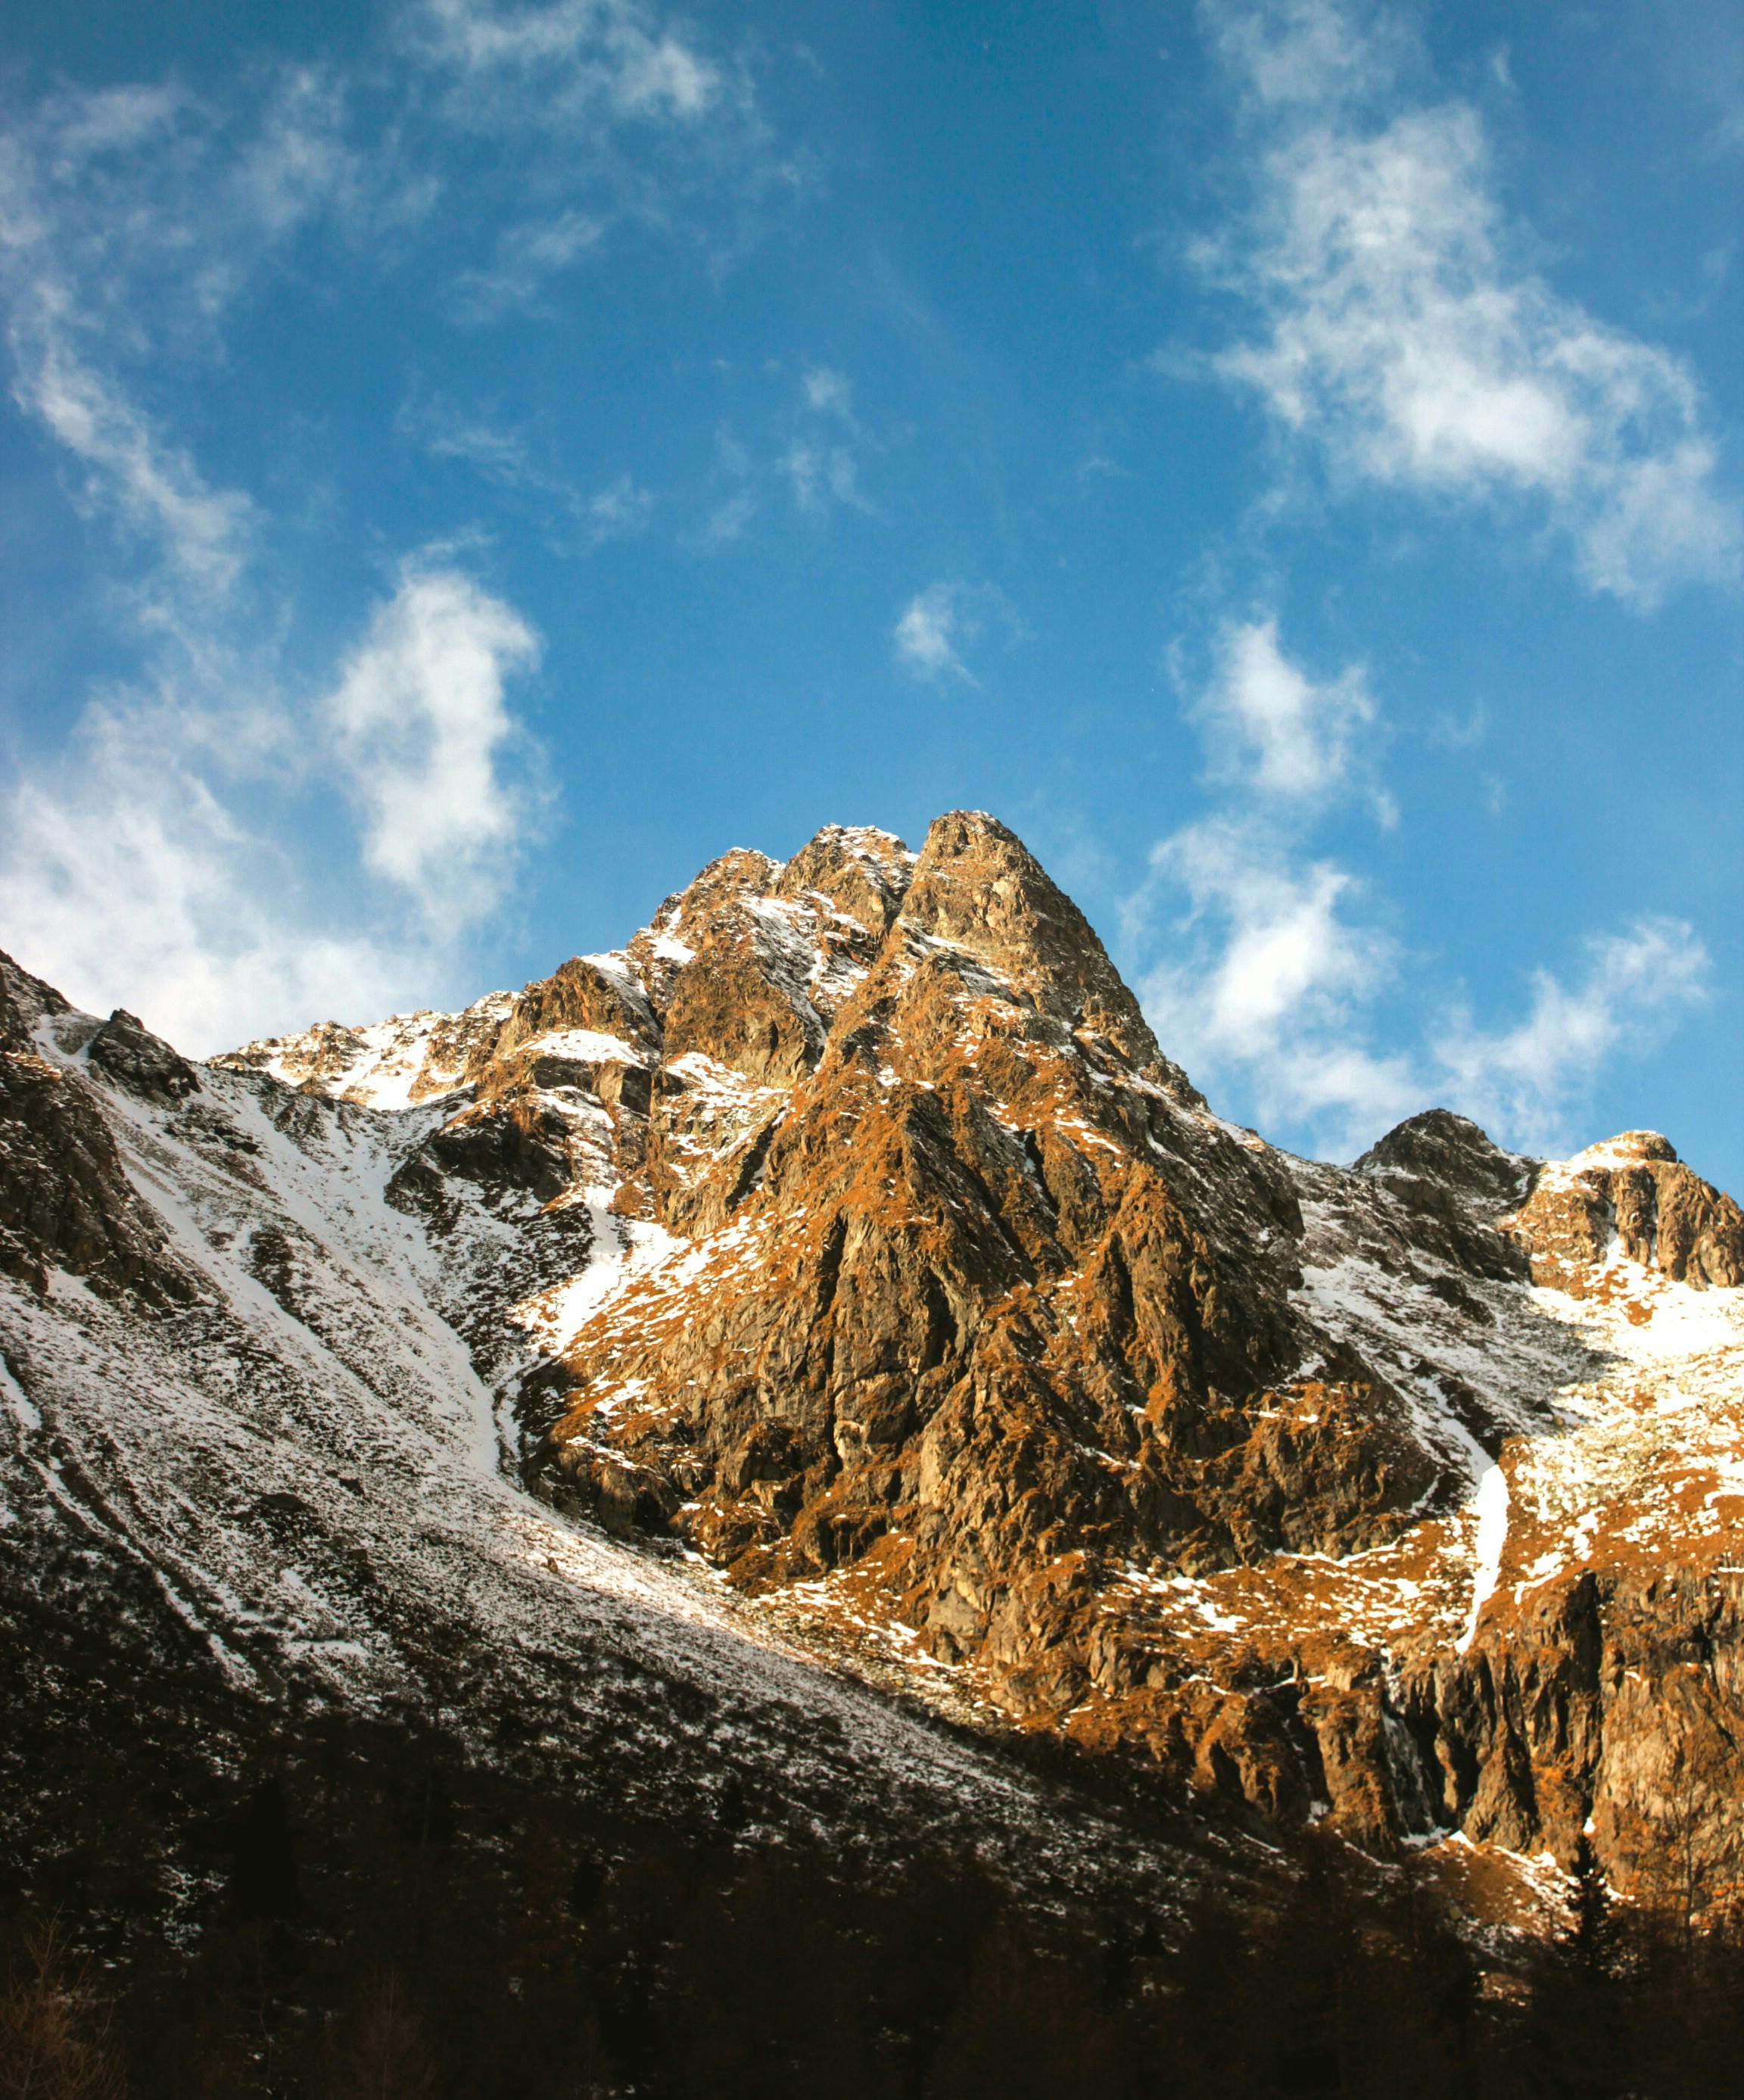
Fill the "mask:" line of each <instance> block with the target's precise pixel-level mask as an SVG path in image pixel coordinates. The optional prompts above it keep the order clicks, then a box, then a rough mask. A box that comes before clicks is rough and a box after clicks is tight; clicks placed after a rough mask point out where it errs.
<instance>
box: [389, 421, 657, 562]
mask: <svg viewBox="0 0 1744 2100" xmlns="http://www.w3.org/2000/svg"><path fill="white" fill-rule="evenodd" d="M394 429H395V430H396V432H397V433H398V435H399V436H400V437H402V438H403V439H407V441H408V442H409V443H412V444H415V445H416V446H418V447H419V448H421V450H423V451H424V452H426V453H428V454H429V457H431V458H432V459H437V460H453V461H459V462H460V464H462V465H465V466H468V467H470V468H471V469H472V470H473V472H474V473H475V474H478V475H479V476H480V477H481V479H483V480H485V481H487V482H488V483H490V484H491V487H493V488H497V489H501V490H503V491H504V492H506V493H508V494H509V495H512V496H521V497H523V498H525V499H526V505H527V507H528V508H529V509H530V510H532V511H534V512H535V514H538V515H539V517H540V518H541V519H542V521H543V522H544V524H545V525H546V527H547V528H548V530H549V532H550V533H551V537H552V540H553V544H554V545H557V546H560V547H562V548H563V549H566V551H580V552H586V551H588V550H590V549H593V548H596V547H600V546H603V545H605V543H606V541H607V540H619V539H628V538H629V537H631V536H633V535H634V534H636V533H638V532H643V531H645V530H646V528H647V526H648V523H649V521H650V518H652V517H653V515H654V509H655V497H654V492H653V491H652V490H651V489H649V488H645V487H643V485H642V484H641V483H640V482H639V481H638V480H637V479H636V477H635V475H634V474H629V473H623V474H617V475H614V477H613V479H611V480H610V481H609V482H606V483H604V484H603V485H602V486H600V487H593V488H587V487H577V486H576V485H575V484H574V483H572V482H570V481H569V480H567V479H565V477H564V476H563V475H562V474H561V473H559V472H557V470H555V469H554V467H553V465H552V464H551V456H552V452H553V448H552V446H551V445H550V444H549V443H542V442H539V439H538V436H537V433H536V431H534V430H528V429H526V428H523V427H522V426H519V425H517V424H515V423H512V422H508V421H504V420H503V419H502V417H500V415H499V413H498V412H497V410H496V408H495V404H484V405H482V406H479V407H476V408H461V407H460V406H458V405H457V404H456V403H454V402H453V401H451V400H449V399H447V397H446V396H444V395H439V394H426V393H424V392H422V391H416V392H414V393H412V394H410V395H407V398H406V399H405V400H404V401H403V402H402V403H401V404H400V408H399V414H398V415H397V416H396V417H395V418H394Z"/></svg>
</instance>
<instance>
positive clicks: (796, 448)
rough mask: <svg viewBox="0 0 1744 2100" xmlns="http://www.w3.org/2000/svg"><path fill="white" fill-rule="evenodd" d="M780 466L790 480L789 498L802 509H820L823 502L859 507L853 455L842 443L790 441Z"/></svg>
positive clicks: (858, 489) (860, 505)
mask: <svg viewBox="0 0 1744 2100" xmlns="http://www.w3.org/2000/svg"><path fill="white" fill-rule="evenodd" d="M782 469H783V470H784V471H785V473H786V475H787V478H788V479H789V480H790V481H791V483H792V484H793V500H794V501H795V503H796V504H798V505H799V508H800V509H801V510H823V509H824V508H825V506H826V503H828V502H830V501H834V502H836V503H846V504H851V505H854V506H856V507H857V508H861V507H863V502H864V500H863V498H862V497H861V493H860V476H859V471H858V469H857V467H856V465H855V464H854V456H853V454H852V452H850V451H849V450H848V448H847V446H845V445H819V444H807V443H804V442H802V441H798V440H796V441H795V443H793V444H792V445H791V446H790V447H789V448H788V449H787V452H786V456H785V457H784V458H783V459H782Z"/></svg>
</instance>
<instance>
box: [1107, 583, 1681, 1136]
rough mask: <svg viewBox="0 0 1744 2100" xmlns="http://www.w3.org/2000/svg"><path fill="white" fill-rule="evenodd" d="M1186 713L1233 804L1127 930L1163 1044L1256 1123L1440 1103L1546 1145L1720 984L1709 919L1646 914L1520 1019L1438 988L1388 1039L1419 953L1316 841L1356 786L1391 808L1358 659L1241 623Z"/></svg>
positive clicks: (1134, 910) (1163, 852) (1183, 844)
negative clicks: (1319, 664)
mask: <svg viewBox="0 0 1744 2100" xmlns="http://www.w3.org/2000/svg"><path fill="white" fill-rule="evenodd" d="M1188 712H1189V716H1190V717H1191V718H1192V719H1194V720H1196V721H1198V723H1199V724H1200V727H1201V729H1202V730H1203V731H1204V733H1205V735H1206V737H1207V739H1208V740H1209V742H1210V743H1211V745H1212V748H1213V758H1214V761H1215V764H1214V769H1213V778H1215V779H1218V780H1220V781H1221V782H1222V783H1223V784H1224V786H1225V788H1226V791H1227V792H1226V796H1225V800H1224V805H1223V806H1222V808H1221V809H1220V810H1217V811H1216V812H1215V813H1214V814H1212V815H1210V816H1209V817H1206V818H1201V819H1200V821H1198V822H1196V823H1191V824H1187V825H1185V826H1183V827H1182V828H1181V829H1180V830H1178V831H1177V832H1174V833H1173V834H1172V835H1171V836H1169V837H1168V838H1166V839H1165V840H1161V841H1160V843H1159V844H1158V845H1156V847H1155V848H1154V849H1152V854H1151V858H1150V867H1149V872H1148V876H1147V880H1146V882H1145V883H1144V885H1143V886H1142V887H1141V889H1139V891H1138V893H1137V894H1136V895H1135V896H1134V897H1133V898H1130V899H1129V900H1128V903H1127V906H1126V911H1125V916H1126V921H1127V933H1128V937H1129V940H1130V942H1132V943H1133V945H1134V946H1136V947H1138V950H1139V951H1140V952H1141V953H1143V954H1148V955H1150V956H1151V957H1152V961H1151V963H1150V965H1149V967H1148V968H1146V969H1144V970H1143V971H1142V972H1141V973H1140V974H1139V977H1138V990H1139V996H1140V999H1141V1000H1142V1001H1143V1005H1144V1008H1145V1012H1146V1013H1147V1017H1149V1019H1150V1021H1151V1023H1152V1026H1153V1027H1154V1028H1155V1029H1156V1033H1157V1036H1158V1039H1159V1040H1160V1042H1161V1043H1163V1045H1164V1047H1165V1049H1166V1050H1167V1051H1168V1052H1169V1055H1170V1056H1171V1057H1175V1058H1178V1060H1179V1061H1181V1062H1182V1064H1183V1065H1186V1067H1187V1070H1189V1071H1190V1072H1192V1073H1193V1074H1195V1075H1196V1077H1197V1078H1198V1079H1200V1083H1201V1084H1204V1085H1209V1086H1211V1087H1213V1088H1214V1089H1215V1088H1222V1087H1239V1088H1240V1090H1241V1091H1242V1092H1243V1093H1244V1095H1245V1096H1247V1097H1248V1098H1249V1099H1250V1100H1251V1101H1252V1103H1253V1112H1254V1113H1255V1114H1257V1116H1258V1117H1259V1118H1261V1119H1262V1121H1263V1122H1266V1123H1268V1124H1271V1125H1272V1126H1273V1127H1277V1126H1282V1127H1284V1129H1285V1130H1287V1131H1288V1132H1293V1133H1294V1132H1304V1133H1306V1134H1307V1135H1308V1136H1310V1138H1311V1139H1312V1140H1313V1141H1315V1143H1317V1144H1319V1145H1327V1146H1330V1147H1331V1148H1332V1149H1336V1150H1337V1151H1339V1152H1341V1153H1343V1154H1347V1155H1348V1154H1351V1153H1354V1152H1356V1151H1358V1150H1359V1149H1361V1148H1362V1147H1363V1145H1367V1144H1368V1143H1370V1142H1372V1140H1373V1139H1374V1138H1375V1137H1376V1136H1378V1135H1379V1134H1380V1132H1381V1131H1382V1130H1383V1129H1385V1127H1387V1126H1388V1125H1389V1124H1390V1123H1394V1122H1396V1121H1398V1119H1399V1118H1401V1117H1403V1116H1405V1115H1407V1114H1411V1113H1412V1112H1414V1111H1415V1110H1418V1109H1421V1108H1425V1107H1428V1106H1429V1105H1432V1104H1434V1103H1442V1104H1444V1105H1448V1106H1451V1107H1454V1108H1456V1109H1460V1110H1463V1111H1464V1112H1465V1113H1466V1114H1469V1115H1472V1116H1474V1117H1475V1118H1477V1119H1478V1121H1479V1122H1480V1123H1483V1124H1484V1125H1485V1126H1486V1127H1487V1128H1488V1129H1489V1130H1490V1131H1491V1132H1492V1134H1493V1135H1495V1136H1498V1137H1500V1138H1501V1139H1503V1140H1504V1141H1507V1142H1510V1143H1513V1144H1515V1145H1522V1146H1528V1147H1531V1146H1536V1147H1539V1148H1542V1149H1554V1148H1555V1147H1556V1146H1557V1145H1558V1144H1560V1143H1561V1141H1562V1140H1565V1139H1566V1136H1568V1132H1569V1126H1570V1121H1571V1118H1572V1117H1573V1115H1574V1112H1575V1111H1576V1110H1578V1108H1579V1105H1580V1104H1581V1102H1582V1101H1583V1098H1584V1097H1585V1096H1587V1095H1588V1093H1589V1092H1590V1091H1591V1088H1592V1083H1593V1082H1594V1079H1596V1075H1597V1074H1598V1072H1599V1070H1601V1068H1602V1066H1603V1065H1604V1064H1605V1061H1607V1060H1609V1059H1611V1058H1614V1057H1617V1056H1618V1055H1619V1054H1621V1053H1623V1052H1628V1051H1631V1050H1635V1049H1639V1048H1642V1047H1644V1046H1645V1045H1647V1044H1649V1043H1651V1042H1653V1041H1654V1039H1657V1038H1658V1036H1659V1035H1662V1034H1663V1032H1664V1030H1665V1029H1666V1028H1667V1027H1668V1026H1670V1025H1671V1023H1672V1022H1673V1021H1675V1020H1676V1018H1677V1017H1678V1016H1679V1015H1680V1014H1681V1013H1682V1012H1685V1011H1687V1010H1688V1009H1689V1008H1690V1007H1691V1006H1693V1004H1696V1003H1697V1002H1698V1000H1699V999H1701V998H1702V996H1703V995H1704V993H1705V986H1706V981H1707V972H1708V959H1707V951H1706V950H1705V949H1704V948H1703V946H1702V943H1701V942H1700V941H1699V940H1698V937H1696V935H1695V933H1693V930H1692V929H1690V928H1689V926H1688V925H1686V924H1684V923H1683V922H1682V921H1681V920H1670V919H1643V920H1636V921H1633V922H1632V923H1631V924H1627V925H1626V926H1625V927H1624V928H1623V929H1622V930H1621V931H1619V932H1613V933H1603V934H1597V935H1594V936H1592V937H1590V938H1589V939H1588V941H1587V942H1586V943H1585V967H1584V969H1583V972H1582V973H1580V974H1579V977H1578V978H1577V980H1576V981H1575V982H1574V983H1573V984H1572V985H1571V986H1570V985H1567V984H1565V983H1564V982H1562V981H1561V979H1559V978H1557V977H1554V976H1552V974H1551V973H1548V971H1543V970H1540V971H1539V972H1537V973H1535V975H1534V977H1533V980H1532V1001H1531V1006H1530V1011H1529V1012H1528V1013H1527V1015H1526V1018H1525V1019H1524V1020H1523V1021H1520V1022H1518V1023H1517V1024H1516V1025H1514V1026H1512V1027H1504V1028H1501V1029H1498V1030H1483V1029H1481V1028H1479V1027H1478V1026H1477V1025H1476V1024H1475V1023H1474V1022H1473V1020H1472V1017H1471V1016H1470V1013H1469V1011H1467V1010H1466V1009H1465V1008H1464V1007H1463V1006H1460V1005H1459V1004H1456V1003H1449V1002H1448V1001H1447V1000H1446V999H1430V1000H1429V1003H1428V1004H1429V1012H1428V1017H1427V1025H1426V1026H1424V1027H1423V1028H1422V1030H1421V1033H1420V1039H1418V1040H1417V1041H1416V1042H1415V1043H1410V1042H1407V1043H1406V1044H1405V1045H1404V1047H1403V1048H1390V1049H1388V1048H1381V1047H1379V1046H1378V1045H1377V1043H1376V1020H1377V1012H1379V1011H1380V1009H1381V1004H1382V1002H1383V1001H1385V1000H1389V999H1390V1000H1397V999H1400V998H1401V997H1408V996H1409V995H1410V994H1411V990H1412V987H1411V985H1410V984H1409V982H1408V980H1407V965H1408V964H1409V963H1410V961H1411V959H1410V958H1409V957H1408V956H1407V955H1406V954H1405V953H1404V951H1403V950H1402V948H1401V947H1400V945H1399V943H1398V942H1397V940H1396V939H1395V938H1394V937H1393V935H1392V934H1391V933H1389V931H1388V930H1387V929H1386V926H1385V914H1384V910H1383V907H1381V903H1380V902H1379V901H1377V900H1376V899H1374V898H1372V896H1371V895H1370V893H1369V892H1368V890H1367V887H1366V885H1364V884H1363V883H1362V882H1361V881H1360V880H1359V879H1358V878H1357V877H1356V876H1354V875H1353V874H1352V873H1351V872H1350V870H1349V869H1347V868H1345V867H1341V865H1340V864H1339V863H1338V862H1337V861H1335V860H1332V859H1330V858H1326V857H1323V856H1321V855H1318V854H1315V853H1313V852H1312V851H1311V850H1310V845H1309V840H1310V836H1311V825H1312V823H1313V822H1314V821H1315V819H1316V818H1318V817H1319V816H1320V815H1322V814H1325V813H1326V812H1327V811H1328V810H1329V809H1330V808H1331V807H1332V806H1333V805H1335V804H1336V803H1337V801H1338V800H1339V799H1340V797H1343V798H1344V799H1345V801H1350V800H1351V799H1354V797H1356V796H1359V795H1366V796H1368V797H1369V798H1370V800H1371V801H1378V802H1379V804H1380V811H1379V813H1380V814H1381V818H1382V821H1383V822H1385V821H1388V820H1389V809H1390V805H1389V802H1388V801H1387V800H1386V798H1385V796H1382V795H1380V794H1379V793H1378V791H1377V790H1376V787H1374V785H1373V783H1372V777H1371V774H1370V772H1369V769H1368V766H1367V763H1366V759H1365V755H1364V753H1363V750H1362V748H1361V744H1360V742H1359V733H1360V732H1362V731H1364V730H1367V729H1369V728H1370V727H1371V726H1372V724H1373V722H1374V721H1375V719H1376V707H1375V704H1374V702H1373V700H1372V697H1371V696H1370V695H1369V692H1368V689H1367V682H1366V679H1365V678H1363V677H1362V676H1361V675H1360V674H1359V673H1357V672H1355V671H1354V670H1346V671H1345V673H1342V674H1341V677H1338V678H1337V679H1334V680H1333V681H1332V682H1330V683H1328V684H1324V685H1317V684H1316V683H1315V682H1314V681H1312V680H1311V679H1310V677H1308V676H1307V674H1306V673H1305V672H1304V671H1303V670H1302V669H1301V667H1300V666H1299V665H1298V664H1295V663H1294V662H1293V661H1292V660H1291V659H1290V658H1289V657H1288V655H1286V654H1285V653H1284V650H1283V648H1282V647H1281V646H1280V644H1279V638H1278V632H1277V627H1276V623H1275V621H1272V620H1258V621H1250V622H1248V623H1246V624H1231V625H1229V626H1227V627H1225V628H1224V629H1223V630H1222V633H1221V635H1220V637H1219V639H1218V646H1217V649H1216V651H1215V654H1214V659H1213V673H1212V676H1211V677H1210V680H1209V683H1208V685H1207V686H1206V689H1205V692H1204V693H1203V694H1201V695H1200V696H1199V697H1198V698H1197V699H1196V700H1193V701H1191V702H1190V703H1189V706H1188Z"/></svg>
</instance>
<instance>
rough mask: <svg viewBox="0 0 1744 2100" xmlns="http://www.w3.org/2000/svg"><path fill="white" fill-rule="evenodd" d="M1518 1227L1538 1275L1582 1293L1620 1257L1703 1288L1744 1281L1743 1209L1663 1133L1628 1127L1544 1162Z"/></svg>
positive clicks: (1522, 1208) (1518, 1216)
mask: <svg viewBox="0 0 1744 2100" xmlns="http://www.w3.org/2000/svg"><path fill="white" fill-rule="evenodd" d="M1510 1229H1511V1230H1512V1232H1513V1233H1514V1234H1515V1236H1516V1237H1517V1238H1518V1239H1519V1241H1520V1242H1521V1243H1522V1246H1525V1247H1526V1249H1528V1250H1529V1252H1530V1260H1531V1268H1532V1279H1533V1281H1534V1282H1535V1283H1544V1284H1549V1285H1551V1286H1554V1287H1555V1288H1556V1289H1557V1290H1568V1291H1570V1292H1571V1293H1573V1294H1574V1295H1577V1296H1579V1295H1583V1294H1584V1293H1585V1292H1586V1291H1588V1290H1591V1289H1592V1288H1595V1287H1596V1285H1597V1282H1598V1279H1599V1278H1600V1277H1601V1276H1602V1274H1603V1273H1604V1271H1605V1269H1606V1268H1608V1267H1609V1266H1610V1264H1611V1263H1612V1262H1613V1261H1614V1260H1618V1259H1620V1260H1623V1261H1625V1262H1629V1263H1633V1264H1636V1265H1637V1266H1639V1267H1641V1268H1649V1269H1657V1270H1658V1271H1659V1272H1660V1273H1662V1274H1663V1275H1666V1276H1668V1277H1672V1278H1673V1279H1674V1280H1675V1281H1676V1282H1680V1283H1682V1282H1689V1283H1692V1284H1694V1285H1696V1286H1698V1288H1699V1287H1701V1286H1706V1285H1710V1284H1717V1285H1720V1286H1722V1287H1724V1288H1729V1289H1735V1288H1737V1286H1739V1285H1740V1284H1744V1211H1740V1210H1739V1209H1738V1207H1737V1204H1736V1203H1734V1202H1733V1200H1732V1198H1730V1197H1729V1196H1726V1195H1723V1194H1722V1193H1720V1190H1719V1189H1715V1188H1712V1187H1711V1186H1710V1185H1709V1184H1708V1183H1707V1182H1706V1181H1704V1180H1702V1179H1701V1178H1700V1177H1699V1176H1697V1175H1694V1174H1692V1173H1691V1172H1690V1171H1689V1168H1688V1167H1685V1165H1684V1164H1683V1163H1682V1162H1680V1160H1679V1158H1678V1156H1677V1154H1676V1152H1675V1151H1674V1150H1673V1149H1672V1148H1671V1145H1670V1144H1669V1143H1667V1140H1665V1139H1664V1138H1663V1137H1661V1136H1659V1134H1658V1132H1657V1131H1651V1130H1629V1131H1625V1132H1623V1134H1622V1136H1618V1137H1614V1138H1611V1139H1610V1140H1607V1141H1606V1142H1605V1144H1603V1145H1593V1146H1592V1147H1590V1148H1589V1149H1588V1150H1587V1151H1585V1152H1581V1153H1577V1154H1575V1155H1574V1158H1572V1159H1569V1160H1563V1161H1559V1162H1553V1163H1552V1164H1550V1165H1548V1166H1544V1167H1540V1168H1539V1169H1538V1171H1536V1173H1535V1175H1534V1176H1533V1177H1532V1181H1531V1185H1530V1193H1528V1194H1527V1196H1526V1201H1525V1202H1523V1203H1522V1205H1521V1206H1520V1208H1519V1210H1518V1211H1517V1213H1516V1215H1515V1216H1514V1218H1513V1220H1512V1223H1511V1226H1510Z"/></svg>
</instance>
